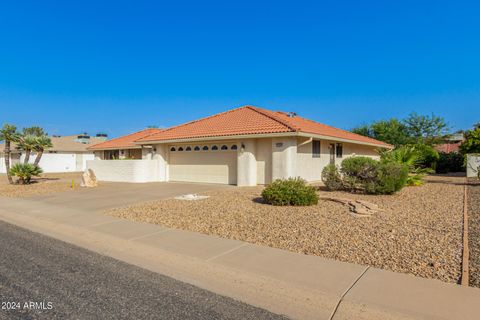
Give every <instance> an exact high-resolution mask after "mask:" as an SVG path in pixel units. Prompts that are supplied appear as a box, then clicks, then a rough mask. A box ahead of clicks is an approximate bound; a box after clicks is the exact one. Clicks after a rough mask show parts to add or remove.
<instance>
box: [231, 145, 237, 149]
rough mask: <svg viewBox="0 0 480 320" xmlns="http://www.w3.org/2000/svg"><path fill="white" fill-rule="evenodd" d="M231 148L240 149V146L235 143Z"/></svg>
mask: <svg viewBox="0 0 480 320" xmlns="http://www.w3.org/2000/svg"><path fill="white" fill-rule="evenodd" d="M230 149H232V150H237V149H238V147H237V145H236V144H234V145H233V146H232V147H231V148H230Z"/></svg>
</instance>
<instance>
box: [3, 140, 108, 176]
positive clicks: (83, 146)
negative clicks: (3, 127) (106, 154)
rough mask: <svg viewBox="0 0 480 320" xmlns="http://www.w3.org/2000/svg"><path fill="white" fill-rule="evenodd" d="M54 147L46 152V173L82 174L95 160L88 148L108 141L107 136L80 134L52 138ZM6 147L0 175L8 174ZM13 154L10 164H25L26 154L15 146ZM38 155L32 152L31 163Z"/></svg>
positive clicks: (44, 164)
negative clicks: (90, 162) (90, 161)
mask: <svg viewBox="0 0 480 320" xmlns="http://www.w3.org/2000/svg"><path fill="white" fill-rule="evenodd" d="M50 138H51V139H52V144H53V147H52V148H50V149H47V150H45V152H44V153H43V156H42V159H41V160H40V163H39V165H40V167H41V168H42V169H43V172H45V173H53V172H80V171H84V170H85V169H86V168H87V161H88V160H93V159H94V154H93V152H92V151H90V150H88V147H90V146H92V145H94V144H97V143H100V142H103V141H105V140H106V135H104V134H97V135H96V136H95V137H91V136H89V135H87V134H79V135H73V136H52V137H50ZM4 149H5V145H4V144H3V143H2V144H0V173H6V169H5V154H4ZM11 149H12V154H11V157H10V164H11V165H14V164H15V163H19V162H21V163H23V161H24V159H25V152H24V151H22V150H18V149H17V146H16V145H15V144H12V147H11ZM36 156H37V154H36V152H32V154H31V155H30V160H29V162H30V163H33V162H34V161H35V158H36Z"/></svg>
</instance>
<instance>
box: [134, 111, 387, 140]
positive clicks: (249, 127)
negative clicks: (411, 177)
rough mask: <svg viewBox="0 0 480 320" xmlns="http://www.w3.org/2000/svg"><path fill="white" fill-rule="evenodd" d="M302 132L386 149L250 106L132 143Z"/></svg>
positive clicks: (298, 119) (172, 128) (294, 118)
mask: <svg viewBox="0 0 480 320" xmlns="http://www.w3.org/2000/svg"><path fill="white" fill-rule="evenodd" d="M284 132H303V133H311V134H317V135H323V136H328V137H332V138H339V139H346V140H351V141H357V142H360V143H369V144H374V145H378V146H384V147H390V145H389V144H386V143H384V142H381V141H378V140H375V139H371V138H368V137H364V136H361V135H358V134H354V133H352V132H349V131H345V130H341V129H337V128H334V127H330V126H327V125H324V124H321V123H318V122H315V121H312V120H308V119H305V118H302V117H299V116H295V117H289V116H288V114H287V113H285V112H276V111H270V110H266V109H261V108H257V107H253V106H244V107H240V108H237V109H233V110H230V111H226V112H222V113H218V114H216V115H213V116H210V117H207V118H203V119H199V120H195V121H192V122H188V123H185V124H181V125H179V126H175V127H171V128H168V129H165V130H163V131H161V132H158V133H154V134H151V135H148V136H146V137H143V138H139V139H138V140H137V141H136V142H138V143H148V142H153V141H159V142H160V141H167V140H180V139H192V138H207V137H223V136H235V135H249V134H268V133H284Z"/></svg>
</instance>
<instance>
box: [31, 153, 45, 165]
mask: <svg viewBox="0 0 480 320" xmlns="http://www.w3.org/2000/svg"><path fill="white" fill-rule="evenodd" d="M42 155H43V149H40V150H38V152H37V157H36V158H35V162H34V163H33V165H34V166H38V164H39V163H40V160H41V159H42Z"/></svg>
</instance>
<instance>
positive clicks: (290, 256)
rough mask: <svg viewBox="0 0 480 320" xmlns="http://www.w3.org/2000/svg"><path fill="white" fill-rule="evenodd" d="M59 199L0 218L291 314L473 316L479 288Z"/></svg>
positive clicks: (19, 206)
mask: <svg viewBox="0 0 480 320" xmlns="http://www.w3.org/2000/svg"><path fill="white" fill-rule="evenodd" d="M60 198H61V197H59V199H60ZM63 199H64V201H60V200H58V199H57V200H55V199H53V198H49V199H46V198H44V199H4V198H3V199H0V219H2V220H4V221H6V222H9V223H13V224H16V225H18V226H21V227H24V228H27V229H30V230H32V231H37V232H40V233H43V234H46V235H49V236H52V237H55V238H58V239H60V240H64V241H66V242H69V243H72V244H75V245H78V246H81V247H85V248H87V249H90V250H93V251H96V252H99V253H102V254H105V255H109V256H111V257H113V258H116V259H119V260H123V261H126V262H128V263H131V264H135V265H138V266H140V267H143V268H146V269H149V270H152V271H155V272H159V273H162V274H165V275H168V276H171V277H173V278H176V279H178V280H182V281H185V282H188V283H191V284H194V285H196V286H199V287H201V288H204V289H207V290H210V291H213V292H215V293H218V294H222V295H226V296H230V297H233V298H235V299H237V300H241V301H243V302H246V303H249V304H251V305H255V306H258V307H261V308H264V309H267V310H270V311H272V312H274V313H279V314H285V315H287V316H289V317H292V318H298V319H478V318H479V314H480V290H479V289H475V288H467V287H461V286H458V285H452V284H447V283H443V282H440V281H437V280H427V279H422V278H417V277H414V276H410V275H406V274H398V273H394V272H389V271H384V270H380V269H375V268H370V267H365V266H360V265H355V264H349V263H342V262H338V261H333V260H328V259H324V258H321V257H316V256H306V255H301V254H296V253H292V252H288V251H284V250H278V249H273V248H269V247H264V246H258V245H253V244H248V243H246V242H241V241H235V240H228V239H221V238H218V237H213V236H206V235H202V234H198V233H193V232H188V231H181V230H173V229H168V228H164V227H161V226H156V225H150V224H143V223H136V222H131V221H126V220H120V219H117V218H113V217H108V216H103V215H102V214H101V213H100V209H101V208H103V207H104V205H101V204H99V206H98V208H95V206H93V205H91V204H90V205H88V206H86V207H84V208H82V209H79V208H78V207H76V206H72V202H69V201H67V200H66V199H65V198H63ZM87 209H88V210H87Z"/></svg>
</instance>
